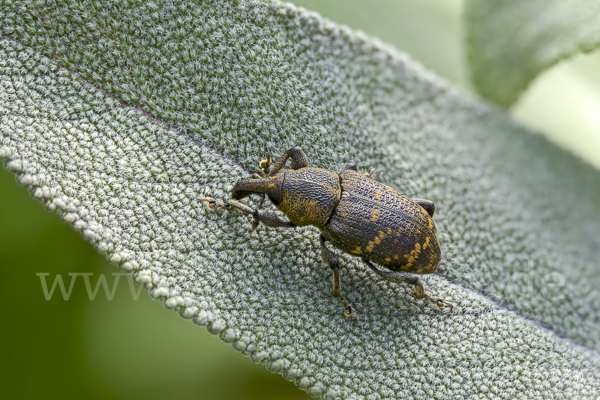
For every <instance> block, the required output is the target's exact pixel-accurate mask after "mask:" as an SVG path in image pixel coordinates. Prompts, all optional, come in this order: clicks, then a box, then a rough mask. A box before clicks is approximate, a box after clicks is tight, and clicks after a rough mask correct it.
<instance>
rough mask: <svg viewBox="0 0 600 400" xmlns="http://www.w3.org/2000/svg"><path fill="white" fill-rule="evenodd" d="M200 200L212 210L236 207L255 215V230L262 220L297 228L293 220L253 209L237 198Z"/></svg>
mask: <svg viewBox="0 0 600 400" xmlns="http://www.w3.org/2000/svg"><path fill="white" fill-rule="evenodd" d="M198 201H205V202H206V203H207V207H208V208H209V209H211V210H215V209H216V210H225V209H226V210H229V209H232V208H235V209H236V210H240V211H241V212H243V213H245V214H249V215H252V216H253V217H254V222H253V223H252V230H255V229H256V228H257V227H258V224H259V223H260V222H262V223H263V224H265V225H267V226H270V227H271V228H295V227H296V225H294V224H293V223H292V222H291V221H285V220H283V219H281V218H279V215H277V214H275V213H273V212H267V211H261V210H259V209H256V210H253V209H252V208H250V207H248V206H247V205H245V204H243V203H240V202H239V201H237V200H233V199H229V200H227V202H226V203H223V202H222V201H219V200H215V199H213V198H212V197H206V198H202V199H198Z"/></svg>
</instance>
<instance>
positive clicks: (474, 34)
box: [465, 0, 600, 107]
mask: <svg viewBox="0 0 600 400" xmlns="http://www.w3.org/2000/svg"><path fill="white" fill-rule="evenodd" d="M465 26H466V27H467V29H466V31H467V53H468V59H469V66H470V68H471V78H472V80H473V83H474V85H475V88H476V89H477V90H478V91H479V93H480V94H481V95H482V96H484V97H485V98H487V99H490V100H492V101H494V102H496V103H498V104H501V105H503V106H507V107H508V106H510V105H511V104H513V103H514V102H515V101H516V100H517V99H518V98H519V96H520V95H521V93H522V92H523V91H524V90H525V89H526V88H527V86H529V83H530V82H531V81H532V80H533V79H534V78H535V77H536V76H537V75H538V74H539V73H541V72H542V71H544V70H546V69H547V68H549V67H551V66H553V65H554V64H556V63H558V62H559V61H561V60H564V59H565V58H568V57H571V56H573V55H575V54H577V53H580V52H583V53H588V52H591V51H593V50H595V49H597V48H598V47H599V46H600V2H598V1H596V0H569V1H561V0H508V1H507V0H467V1H466V2H465Z"/></svg>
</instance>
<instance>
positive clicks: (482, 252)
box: [0, 1, 600, 399]
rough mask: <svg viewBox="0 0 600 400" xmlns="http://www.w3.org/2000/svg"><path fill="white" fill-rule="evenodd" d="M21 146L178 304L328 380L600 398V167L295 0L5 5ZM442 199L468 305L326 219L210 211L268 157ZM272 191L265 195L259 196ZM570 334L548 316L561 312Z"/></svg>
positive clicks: (2, 124) (442, 282)
mask: <svg viewBox="0 0 600 400" xmlns="http://www.w3.org/2000/svg"><path fill="white" fill-rule="evenodd" d="M0 18H1V20H0V26H1V27H2V33H3V39H2V40H0V60H1V61H0V140H1V142H0V156H1V157H2V159H3V160H4V162H5V166H6V168H7V169H9V170H10V171H13V172H14V173H15V175H16V177H17V180H18V182H19V183H20V184H21V185H23V186H25V187H26V188H28V189H29V190H30V191H31V194H32V196H33V197H34V198H36V199H38V200H39V201H41V202H42V203H43V204H44V205H45V206H46V207H47V208H48V209H49V210H51V211H53V212H56V213H58V214H59V215H61V216H62V218H63V219H64V220H65V221H67V222H68V223H69V224H71V225H72V226H73V228H74V229H76V230H77V231H79V232H81V234H82V236H83V237H84V238H85V239H86V240H88V241H89V242H90V243H92V244H93V245H94V246H95V247H96V249H97V250H98V251H99V252H101V253H102V254H105V255H106V257H107V258H108V260H110V261H111V262H112V263H114V264H116V265H118V266H119V267H120V268H121V269H123V270H125V271H129V272H131V273H132V275H133V277H134V278H135V279H136V280H137V281H138V282H140V283H141V284H143V285H144V286H145V287H146V288H147V289H148V290H149V291H150V293H151V295H152V296H153V297H155V298H157V299H161V300H162V301H164V304H165V305H166V307H168V308H171V309H173V310H176V311H178V312H179V313H180V314H181V315H182V316H183V317H184V318H191V319H193V321H194V322H195V323H197V324H199V325H204V326H206V327H207V328H208V330H209V331H210V332H212V333H214V334H216V335H220V337H221V338H222V339H223V340H224V341H226V342H229V343H232V345H233V346H234V347H235V348H236V349H238V350H239V351H240V352H242V353H243V354H245V355H247V356H249V357H251V358H252V359H253V360H254V361H256V362H260V363H263V364H264V365H265V366H266V367H267V368H269V369H270V370H271V371H273V372H277V373H280V374H282V375H283V376H284V377H285V378H286V379H289V380H292V381H294V382H295V383H296V384H297V385H298V386H299V387H300V388H301V389H303V390H306V391H307V392H308V393H309V394H311V395H313V396H322V397H324V398H367V397H368V398H376V397H413V398H427V399H430V398H435V397H436V396H437V397H443V398H447V397H452V396H456V397H465V396H467V395H471V394H475V395H479V396H497V397H501V398H508V397H511V398H512V397H514V396H515V395H517V394H521V395H523V396H525V397H528V398H531V397H535V396H539V397H557V398H559V397H568V396H571V397H582V396H592V394H593V393H595V394H596V395H600V368H599V367H600V357H599V356H598V353H597V352H598V351H599V350H600V327H599V324H598V319H599V317H600V294H599V293H598V290H597V288H598V287H599V286H600V274H599V272H598V268H597V260H598V259H599V258H600V257H599V256H600V237H599V236H598V235H597V232H598V227H599V226H600V215H599V214H598V213H597V212H596V208H597V207H596V205H597V204H598V201H599V200H600V174H599V173H598V171H596V170H594V169H593V168H592V167H590V166H589V165H586V164H584V163H583V162H581V161H580V160H578V159H576V158H575V157H573V156H572V155H570V154H567V153H566V152H564V151H563V150H561V149H558V148H557V147H555V146H554V145H552V144H550V143H548V142H547V141H546V140H545V139H543V138H541V137H539V136H536V135H532V134H531V133H530V132H528V131H526V130H525V129H524V128H522V127H520V126H518V125H516V124H515V123H514V122H512V121H511V120H510V119H509V118H507V117H506V116H505V115H504V114H502V113H500V112H499V111H498V110H496V109H492V108H491V107H489V106H487V105H486V104H484V103H480V102H477V101H476V100H473V99H469V98H465V97H462V96H461V95H460V94H458V93H457V92H455V91H454V90H453V89H452V88H450V87H448V86H447V85H445V84H444V83H443V82H441V81H440V80H438V78H436V77H435V76H433V75H431V74H430V73H428V72H427V71H424V70H423V69H422V68H421V67H419V66H418V65H417V64H415V63H413V62H412V61H410V60H409V59H407V58H406V57H405V56H403V55H401V54H398V53H396V52H395V51H394V50H393V49H390V48H388V47H385V46H384V45H382V44H380V43H379V42H377V41H375V40H373V39H371V38H368V37H365V36H363V35H360V34H357V33H355V32H352V31H350V30H348V29H347V28H343V27H340V26H337V25H335V24H333V23H330V22H326V21H323V20H322V19H321V18H320V17H319V16H318V15H315V14H312V13H309V12H306V11H304V10H301V9H295V8H294V7H293V6H291V5H289V4H281V3H276V2H273V3H271V2H259V1H239V2H219V1H203V2H193V1H183V2H170V1H169V2H160V1H156V2H148V3H143V2H133V1H132V2H126V3H123V2H118V3H103V4H100V3H96V2H94V1H81V2H76V1H70V2H68V4H63V3H62V2H55V3H50V2H18V3H16V4H13V3H4V4H3V5H2V9H1V12H0ZM295 145H299V146H302V148H303V149H304V151H305V152H306V154H307V155H308V157H309V161H310V162H311V164H312V165H314V166H319V167H322V168H327V169H330V170H334V171H338V170H340V169H341V167H342V166H343V165H344V164H345V163H346V162H347V161H350V160H353V161H355V162H356V163H357V165H359V168H361V169H363V170H367V169H368V168H369V167H376V168H377V171H378V175H377V177H378V179H379V180H380V181H382V182H385V183H387V184H390V185H392V186H393V187H394V188H396V189H398V190H401V191H403V192H404V193H406V194H408V195H410V196H415V197H425V198H430V199H432V200H434V201H435V203H436V210H437V211H436V217H435V220H436V224H437V226H438V230H439V232H440V240H441V243H442V251H443V258H444V259H443V261H442V263H441V265H440V270H441V272H442V273H443V275H445V277H444V276H443V275H429V276H423V278H422V280H423V282H424V285H425V287H426V289H427V290H428V291H430V292H431V293H432V294H435V295H438V296H442V297H445V298H446V299H447V300H448V301H450V302H452V303H453V304H454V305H455V310H454V312H453V313H452V314H448V313H447V312H446V311H444V310H442V311H440V310H438V309H436V308H434V307H431V306H430V305H427V304H424V303H422V302H420V301H418V300H415V299H414V298H412V297H411V296H410V295H409V294H407V293H406V291H405V290H404V288H403V287H401V286H397V285H391V284H388V283H386V282H383V281H381V280H380V279H379V278H378V277H377V276H374V275H373V274H372V273H371V272H370V270H368V268H366V267H365V266H363V265H362V264H361V262H360V260H358V259H356V258H353V257H350V256H347V255H342V254H340V259H341V262H342V264H343V274H342V275H343V276H342V282H343V287H344V291H345V292H346V294H347V296H348V297H349V298H350V300H351V301H352V302H353V304H354V305H355V306H356V308H357V309H358V311H359V313H360V314H359V316H360V323H359V324H356V325H353V324H352V323H350V321H349V320H347V319H346V318H345V317H344V316H343V315H342V313H341V309H340V307H339V305H338V304H337V302H336V301H335V299H334V298H332V297H331V272H330V270H329V269H328V267H326V266H325V265H324V264H323V262H322V261H321V259H320V250H319V244H318V239H317V237H318V236H317V230H316V229H314V228H302V229H296V230H292V231H289V230H274V229H267V228H265V227H264V226H261V227H259V228H258V229H257V230H256V231H255V232H252V231H251V220H250V219H249V218H248V217H247V216H245V215H241V213H236V212H228V213H218V212H212V211H210V210H207V209H206V207H204V206H203V205H202V204H199V203H198V202H197V198H199V197H204V196H212V197H215V198H221V199H226V198H227V197H228V191H229V190H230V188H231V186H230V185H231V183H233V182H235V181H236V180H238V179H239V178H241V177H244V176H248V175H249V174H250V172H252V171H256V170H257V169H258V168H257V162H258V161H259V160H260V159H261V158H262V157H263V156H264V154H265V152H269V153H270V154H272V155H279V154H281V153H283V152H284V151H285V150H287V149H288V148H290V147H292V146H295ZM253 201H254V203H253V204H256V200H253ZM543 327H545V328H549V329H544V328H543Z"/></svg>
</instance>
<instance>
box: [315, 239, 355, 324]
mask: <svg viewBox="0 0 600 400" xmlns="http://www.w3.org/2000/svg"><path fill="white" fill-rule="evenodd" d="M319 241H320V242H321V257H323V261H325V262H326V263H327V265H329V267H331V269H332V270H333V293H332V294H333V297H337V298H338V299H339V300H340V304H341V306H342V307H343V308H344V315H345V316H346V317H349V318H352V320H353V321H354V322H355V323H356V322H358V318H357V317H356V310H355V309H354V307H352V305H351V304H350V302H349V301H348V300H347V299H346V298H345V297H344V296H342V282H341V280H340V262H339V261H338V259H337V257H336V256H335V254H333V252H332V251H331V250H329V249H328V248H327V246H326V245H325V241H326V239H325V237H324V236H323V235H321V236H320V237H319Z"/></svg>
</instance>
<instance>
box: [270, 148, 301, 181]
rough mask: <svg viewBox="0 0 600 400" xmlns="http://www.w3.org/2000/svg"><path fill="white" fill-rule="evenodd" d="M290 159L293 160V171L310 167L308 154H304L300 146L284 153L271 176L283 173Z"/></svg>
mask: <svg viewBox="0 0 600 400" xmlns="http://www.w3.org/2000/svg"><path fill="white" fill-rule="evenodd" d="M290 157H291V158H292V163H291V164H290V168H291V169H300V168H304V167H308V159H307V158H306V154H304V152H303V151H302V148H300V146H296V147H292V148H291V149H289V150H288V151H286V152H285V153H283V155H282V156H281V158H280V159H279V160H277V162H276V163H275V165H273V169H272V170H271V172H269V176H275V175H277V173H278V172H279V171H281V169H282V168H283V167H285V163H286V162H287V160H288V158H290Z"/></svg>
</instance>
